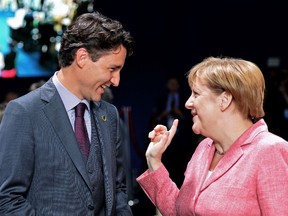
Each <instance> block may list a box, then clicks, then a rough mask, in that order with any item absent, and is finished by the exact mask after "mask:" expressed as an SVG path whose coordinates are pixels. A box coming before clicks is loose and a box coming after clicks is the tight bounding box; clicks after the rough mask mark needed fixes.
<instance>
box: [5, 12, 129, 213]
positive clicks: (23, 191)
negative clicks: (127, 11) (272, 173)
mask: <svg viewBox="0 0 288 216" xmlns="http://www.w3.org/2000/svg"><path fill="white" fill-rule="evenodd" d="M133 45H134V41H133V38H132V36H131V35H130V33H129V32H127V31H125V30H124V29H123V27H122V25H121V23H120V22H118V21H116V20H112V19H110V18H108V17H105V16H103V15H102V14H100V13H98V12H94V13H86V14H83V15H81V16H79V17H78V18H77V19H76V20H75V22H74V23H72V25H71V26H69V27H68V28H67V30H66V31H65V33H64V35H63V37H62V42H61V48H60V51H59V65H60V70H59V71H57V72H55V74H54V75H53V77H51V79H49V80H48V81H47V83H45V84H44V85H42V86H41V87H39V88H37V89H36V90H34V91H32V92H30V93H28V94H26V95H24V96H22V97H20V98H18V99H16V100H13V101H11V102H10V103H9V104H8V105H7V108H6V111H5V114H4V116H3V119H2V122H1V126H0V143H1V144H0V173H1V175H0V215H67V216H68V215H69V216H71V215H79V216H84V215H85V216H86V215H97V216H99V215H100V216H102V215H117V216H119V215H125V216H126V215H132V212H131V209H130V207H129V205H128V200H127V193H126V184H125V170H124V166H123V153H122V152H121V149H122V148H121V133H120V128H119V116H118V111H117V109H116V107H115V106H113V105H111V104H109V103H107V102H105V101H101V94H103V93H104V89H105V88H106V87H109V86H111V85H113V86H118V85H119V82H120V71H121V69H122V68H123V66H124V63H125V59H126V57H127V56H130V55H131V54H132V52H133V51H132V50H133ZM80 102H82V103H84V104H85V105H86V107H87V108H86V109H85V113H84V118H85V124H86V128H87V133H88V138H89V140H88V144H87V142H86V144H87V145H88V147H87V146H86V147H87V148H88V155H84V153H82V152H81V147H80V146H79V145H78V144H79V143H80V141H78V142H77V140H78V136H77V135H76V134H75V133H74V131H73V130H76V128H78V126H77V124H75V123H74V121H75V119H76V118H78V117H75V107H76V106H77V104H79V103H80ZM74 124H75V125H74ZM76 136H77V138H76Z"/></svg>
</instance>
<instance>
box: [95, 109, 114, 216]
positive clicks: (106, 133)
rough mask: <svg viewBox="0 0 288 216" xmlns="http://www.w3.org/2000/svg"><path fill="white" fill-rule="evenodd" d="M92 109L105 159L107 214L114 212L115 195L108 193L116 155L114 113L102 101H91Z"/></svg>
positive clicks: (111, 187) (111, 183)
mask: <svg viewBox="0 0 288 216" xmlns="http://www.w3.org/2000/svg"><path fill="white" fill-rule="evenodd" d="M91 104H92V106H91V110H92V112H91V113H92V114H93V116H94V119H95V126H96V131H97V135H98V138H99V144H100V146H101V156H102V161H103V164H102V165H103V175H104V186H105V198H106V204H107V206H106V207H107V215H110V214H111V212H112V203H113V199H114V197H113V196H111V195H112V194H113V193H111V192H110V193H108V192H107V191H112V190H113V177H112V176H111V173H113V171H112V165H111V162H112V160H113V159H112V158H111V155H112V156H114V154H112V153H111V152H113V150H112V149H111V147H112V144H111V143H110V142H112V141H111V134H112V131H110V129H111V127H110V126H111V124H112V120H113V119H111V117H112V115H111V114H110V115H109V114H108V113H107V107H106V106H105V104H102V103H101V104H100V103H91Z"/></svg>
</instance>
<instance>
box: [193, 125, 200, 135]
mask: <svg viewBox="0 0 288 216" xmlns="http://www.w3.org/2000/svg"><path fill="white" fill-rule="evenodd" d="M192 130H193V132H194V133H195V134H200V130H199V129H198V128H197V126H195V124H194V125H193V126H192Z"/></svg>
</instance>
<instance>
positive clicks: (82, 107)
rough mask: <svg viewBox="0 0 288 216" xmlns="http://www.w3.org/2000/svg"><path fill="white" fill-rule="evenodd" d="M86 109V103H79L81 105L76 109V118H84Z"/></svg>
mask: <svg viewBox="0 0 288 216" xmlns="http://www.w3.org/2000/svg"><path fill="white" fill-rule="evenodd" d="M85 109H86V104H85V103H79V104H78V105H77V106H76V107H75V116H76V117H83V116H84V112H85Z"/></svg>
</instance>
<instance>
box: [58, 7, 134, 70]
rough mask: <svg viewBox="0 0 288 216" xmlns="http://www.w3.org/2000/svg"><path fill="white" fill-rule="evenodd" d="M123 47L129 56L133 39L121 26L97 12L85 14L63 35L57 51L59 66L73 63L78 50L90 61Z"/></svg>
mask: <svg viewBox="0 0 288 216" xmlns="http://www.w3.org/2000/svg"><path fill="white" fill-rule="evenodd" d="M120 45H123V46H124V47H125V48H126V50H127V56H131V55H132V53H133V48H134V39H133V37H132V36H131V35H130V32H128V31H125V30H124V29H123V26H122V24H121V23H120V22H119V21H117V20H113V19H111V18H109V17H106V16H104V15H102V14H101V13H99V12H92V13H85V14H82V15H80V16H79V17H77V18H76V19H75V21H74V22H73V23H72V24H71V25H70V26H68V28H67V29H66V31H65V32H64V34H63V37H62V41H61V47H60V51H59V66H60V67H67V66H69V65H71V64H72V62H73V61H74V57H75V53H76V51H77V50H78V49H79V48H85V49H86V50H87V52H88V53H89V54H90V56H91V58H92V61H94V62H95V61H97V60H98V59H99V58H100V57H101V56H103V55H105V54H107V53H108V52H111V51H113V50H116V49H117V48H119V46H120Z"/></svg>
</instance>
